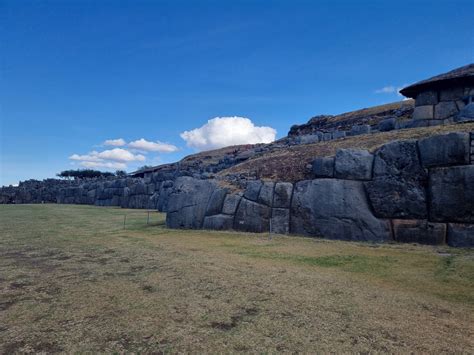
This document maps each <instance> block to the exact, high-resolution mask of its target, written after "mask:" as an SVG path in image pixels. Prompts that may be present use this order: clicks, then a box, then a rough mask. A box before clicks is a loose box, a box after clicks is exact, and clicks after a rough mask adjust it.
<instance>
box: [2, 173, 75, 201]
mask: <svg viewBox="0 0 474 355" xmlns="http://www.w3.org/2000/svg"><path fill="white" fill-rule="evenodd" d="M75 185H76V182H74V181H68V180H59V179H46V180H42V181H39V180H26V181H22V182H20V184H19V185H18V186H6V187H1V188H0V204H10V203H55V202H56V201H57V196H58V193H59V191H60V190H61V189H64V188H67V187H72V186H75Z"/></svg>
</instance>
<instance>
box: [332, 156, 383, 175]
mask: <svg viewBox="0 0 474 355" xmlns="http://www.w3.org/2000/svg"><path fill="white" fill-rule="evenodd" d="M373 161H374V156H373V154H371V153H369V152H368V151H366V150H361V149H339V150H338V151H337V153H336V157H335V163H334V176H335V177H336V178H339V179H348V180H370V179H371V178H372V165H373Z"/></svg>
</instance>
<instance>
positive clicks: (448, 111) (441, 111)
mask: <svg viewBox="0 0 474 355" xmlns="http://www.w3.org/2000/svg"><path fill="white" fill-rule="evenodd" d="M457 113H458V107H457V106H456V102H454V101H442V102H440V103H438V104H437V105H436V106H435V110H434V118H435V119H444V118H449V117H453V116H454V115H456V114H457Z"/></svg>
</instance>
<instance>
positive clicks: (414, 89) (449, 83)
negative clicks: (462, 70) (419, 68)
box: [400, 76, 474, 99]
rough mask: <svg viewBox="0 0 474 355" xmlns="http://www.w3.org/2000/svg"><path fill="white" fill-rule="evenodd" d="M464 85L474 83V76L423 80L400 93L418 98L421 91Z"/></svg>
mask: <svg viewBox="0 0 474 355" xmlns="http://www.w3.org/2000/svg"><path fill="white" fill-rule="evenodd" d="M464 85H474V76H465V77H459V78H452V79H444V80H439V81H431V82H426V83H424V82H422V83H417V84H413V85H410V86H407V87H406V88H403V89H402V90H400V94H402V95H403V96H406V97H410V98H412V99H414V98H416V95H418V94H419V93H420V92H423V91H430V90H439V89H445V88H447V87H453V86H464Z"/></svg>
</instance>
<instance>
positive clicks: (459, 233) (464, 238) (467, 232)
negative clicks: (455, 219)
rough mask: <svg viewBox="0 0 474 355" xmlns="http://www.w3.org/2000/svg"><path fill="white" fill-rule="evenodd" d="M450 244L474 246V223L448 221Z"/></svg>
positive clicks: (461, 246) (459, 246)
mask: <svg viewBox="0 0 474 355" xmlns="http://www.w3.org/2000/svg"><path fill="white" fill-rule="evenodd" d="M447 243H448V245H449V246H452V247H457V248H474V224H459V223H448V238H447Z"/></svg>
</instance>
